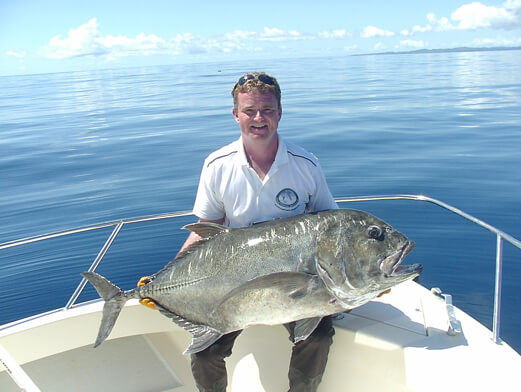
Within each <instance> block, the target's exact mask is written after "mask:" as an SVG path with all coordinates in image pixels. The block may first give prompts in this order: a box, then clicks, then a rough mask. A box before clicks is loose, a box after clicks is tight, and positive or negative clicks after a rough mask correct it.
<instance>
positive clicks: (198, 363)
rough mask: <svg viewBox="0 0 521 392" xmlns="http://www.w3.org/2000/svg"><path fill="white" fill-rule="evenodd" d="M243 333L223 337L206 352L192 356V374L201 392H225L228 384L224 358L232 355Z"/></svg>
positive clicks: (237, 332)
mask: <svg viewBox="0 0 521 392" xmlns="http://www.w3.org/2000/svg"><path fill="white" fill-rule="evenodd" d="M240 333H241V331H236V332H231V333H229V334H227V335H224V336H223V337H221V338H220V339H219V340H218V341H216V342H215V343H214V344H212V345H211V346H210V347H208V348H207V349H206V350H203V351H200V352H198V353H195V354H192V356H191V360H192V374H193V376H194V380H195V384H196V385H197V388H198V389H199V391H201V392H225V391H226V386H227V384H228V376H227V374H226V363H225V361H224V358H226V357H229V356H230V355H231V353H232V348H233V343H234V342H235V339H236V338H237V336H239V334H240Z"/></svg>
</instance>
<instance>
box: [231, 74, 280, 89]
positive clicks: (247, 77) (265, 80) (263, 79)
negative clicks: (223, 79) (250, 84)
mask: <svg viewBox="0 0 521 392" xmlns="http://www.w3.org/2000/svg"><path fill="white" fill-rule="evenodd" d="M255 78H257V79H258V80H260V81H261V82H262V83H265V84H269V85H270V86H274V85H275V79H273V78H272V77H271V76H268V75H265V74H260V75H254V74H246V75H244V76H241V78H240V79H239V81H238V82H237V83H238V84H239V86H242V85H243V84H244V83H246V82H247V81H248V80H252V79H255Z"/></svg>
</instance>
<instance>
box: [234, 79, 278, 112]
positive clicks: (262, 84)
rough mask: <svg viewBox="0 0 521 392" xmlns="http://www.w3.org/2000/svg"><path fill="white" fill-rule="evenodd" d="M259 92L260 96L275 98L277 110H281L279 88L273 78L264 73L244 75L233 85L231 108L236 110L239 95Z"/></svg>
mask: <svg viewBox="0 0 521 392" xmlns="http://www.w3.org/2000/svg"><path fill="white" fill-rule="evenodd" d="M249 92H259V93H262V94H266V93H269V94H273V95H274V96H275V98H277V102H278V104H279V108H281V92H280V86H279V84H278V82H277V79H275V78H274V77H273V76H270V75H268V74H266V73H264V72H251V73H247V74H244V75H243V76H241V78H240V79H239V80H238V81H237V83H235V85H234V86H233V90H232V96H233V107H234V108H235V109H237V103H238V95H239V93H249Z"/></svg>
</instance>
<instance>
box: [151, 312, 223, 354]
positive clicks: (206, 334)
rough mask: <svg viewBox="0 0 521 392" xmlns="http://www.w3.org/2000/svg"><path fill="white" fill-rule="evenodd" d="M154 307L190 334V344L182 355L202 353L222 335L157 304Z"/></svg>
mask: <svg viewBox="0 0 521 392" xmlns="http://www.w3.org/2000/svg"><path fill="white" fill-rule="evenodd" d="M155 305H156V308H157V310H159V311H160V312H161V314H162V315H163V316H166V317H168V318H170V319H172V321H173V322H174V323H176V324H177V325H179V326H180V327H181V328H183V329H184V330H185V331H188V332H190V333H191V334H192V342H191V343H190V345H189V346H188V347H187V349H186V350H185V351H184V353H183V354H195V353H198V352H199V351H203V350H204V349H206V348H208V347H210V346H211V345H212V344H213V343H215V342H216V341H217V340H218V339H219V338H220V337H221V336H222V335H223V334H222V333H221V332H219V331H217V330H216V329H214V328H212V327H209V326H207V325H204V324H197V323H193V322H191V321H188V320H186V319H184V318H183V317H181V316H179V315H177V314H175V313H173V312H171V311H170V310H168V309H166V308H164V307H162V306H161V305H158V304H157V303H156V304H155Z"/></svg>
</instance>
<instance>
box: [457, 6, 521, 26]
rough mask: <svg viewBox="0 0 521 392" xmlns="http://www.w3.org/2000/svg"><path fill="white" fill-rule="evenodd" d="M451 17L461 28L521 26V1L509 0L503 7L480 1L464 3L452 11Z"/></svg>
mask: <svg viewBox="0 0 521 392" xmlns="http://www.w3.org/2000/svg"><path fill="white" fill-rule="evenodd" d="M451 19H452V20H453V21H454V22H456V23H457V28H458V29H461V30H474V29H480V28H492V29H511V28H516V27H521V1H520V0H508V1H506V2H505V3H504V4H503V7H493V6H487V5H484V4H481V3H479V2H473V3H470V4H464V5H462V6H461V7H459V8H458V9H457V10H456V11H454V12H453V13H452V15H451Z"/></svg>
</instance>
